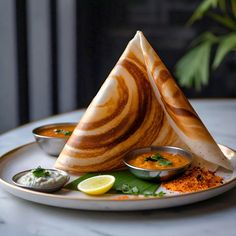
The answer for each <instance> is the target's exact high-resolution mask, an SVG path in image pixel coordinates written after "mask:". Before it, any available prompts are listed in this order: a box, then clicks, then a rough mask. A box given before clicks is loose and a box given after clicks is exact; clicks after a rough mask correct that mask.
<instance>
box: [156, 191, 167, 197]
mask: <svg viewBox="0 0 236 236" xmlns="http://www.w3.org/2000/svg"><path fill="white" fill-rule="evenodd" d="M165 194H166V193H164V192H163V191H161V192H159V193H156V196H157V197H164V196H165Z"/></svg>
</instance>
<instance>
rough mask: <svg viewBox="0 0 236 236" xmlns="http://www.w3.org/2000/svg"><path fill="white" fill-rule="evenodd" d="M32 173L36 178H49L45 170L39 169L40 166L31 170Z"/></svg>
mask: <svg viewBox="0 0 236 236" xmlns="http://www.w3.org/2000/svg"><path fill="white" fill-rule="evenodd" d="M32 173H33V175H34V176H35V177H37V178H40V177H48V176H50V173H49V172H48V171H46V170H45V169H43V168H41V167H40V166H39V167H37V168H36V169H34V170H32Z"/></svg>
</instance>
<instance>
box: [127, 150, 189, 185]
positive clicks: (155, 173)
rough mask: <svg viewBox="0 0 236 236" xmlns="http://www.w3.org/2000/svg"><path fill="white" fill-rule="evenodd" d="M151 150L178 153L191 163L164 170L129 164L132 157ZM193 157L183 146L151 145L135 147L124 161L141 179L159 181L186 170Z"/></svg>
mask: <svg viewBox="0 0 236 236" xmlns="http://www.w3.org/2000/svg"><path fill="white" fill-rule="evenodd" d="M151 151H165V152H169V153H178V154H181V155H182V156H184V157H186V158H187V159H188V160H189V163H188V164H187V165H185V166H181V167H178V168H168V169H164V170H163V169H159V170H156V169H155V170H150V169H144V168H139V167H136V166H133V165H130V164H129V161H130V160H131V159H133V158H135V157H137V156H138V155H141V154H144V153H147V152H151ZM192 159H193V156H192V154H191V153H190V152H188V151H186V150H184V149H182V148H177V147H172V146H150V147H144V148H138V149H134V150H132V151H130V152H128V153H127V154H126V156H125V158H124V159H123V162H124V163H125V165H126V166H127V167H128V169H129V171H130V172H131V173H133V174H134V175H135V176H137V177H139V178H141V179H146V180H154V181H157V182H159V181H166V180H170V179H172V178H174V177H175V176H177V175H179V174H181V173H183V172H184V171H186V170H187V169H188V167H189V166H190V164H191V162H192Z"/></svg>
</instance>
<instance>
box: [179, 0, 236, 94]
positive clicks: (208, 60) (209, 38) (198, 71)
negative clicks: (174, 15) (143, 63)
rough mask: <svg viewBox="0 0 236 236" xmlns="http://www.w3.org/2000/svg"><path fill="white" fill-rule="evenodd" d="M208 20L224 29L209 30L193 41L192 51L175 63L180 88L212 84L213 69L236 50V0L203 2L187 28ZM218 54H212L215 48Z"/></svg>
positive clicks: (197, 87) (207, 0)
mask: <svg viewBox="0 0 236 236" xmlns="http://www.w3.org/2000/svg"><path fill="white" fill-rule="evenodd" d="M203 17H209V18H210V19H211V20H213V21H214V22H216V23H218V24H219V25H220V26H221V28H223V31H224V33H223V34H222V29H221V30H219V28H218V32H217V31H215V30H213V29H209V30H208V31H206V32H204V33H202V34H201V35H200V36H199V37H198V38H197V39H195V40H193V42H192V43H191V45H190V50H189V51H188V52H187V53H186V54H185V55H184V56H183V57H182V58H181V59H180V60H179V61H178V63H177V64H176V71H175V72H176V76H177V78H178V79H179V82H180V85H182V86H184V87H194V88H195V89H196V90H200V89H201V88H202V86H204V85H207V84H208V81H209V72H210V69H212V70H216V69H217V68H218V67H219V66H220V64H221V63H222V61H223V59H224V58H225V56H226V55H227V54H228V53H230V52H232V51H235V50H236V0H203V2H202V3H201V4H200V5H199V6H198V8H197V9H196V10H195V12H194V13H193V15H192V16H191V18H190V19H189V21H188V23H187V24H188V25H192V24H193V23H194V22H196V21H199V20H201V19H202V18H203ZM213 46H215V47H216V52H215V53H214V55H212V53H211V51H212V47H213Z"/></svg>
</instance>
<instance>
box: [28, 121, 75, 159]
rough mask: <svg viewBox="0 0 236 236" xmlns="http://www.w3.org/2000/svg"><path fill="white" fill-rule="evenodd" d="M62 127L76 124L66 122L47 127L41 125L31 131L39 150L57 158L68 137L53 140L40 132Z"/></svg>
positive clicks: (53, 138)
mask: <svg viewBox="0 0 236 236" xmlns="http://www.w3.org/2000/svg"><path fill="white" fill-rule="evenodd" d="M62 125H63V126H71V125H74V126H76V125H77V123H69V122H68V123H55V124H48V125H43V126H40V127H38V128H35V129H34V130H33V131H32V133H33V135H34V137H35V140H36V141H37V143H38V144H39V146H40V147H41V149H42V150H43V151H45V152H46V153H47V154H49V155H51V156H59V154H60V153H61V151H62V149H63V147H64V146H65V144H66V142H67V141H68V139H69V137H70V136H68V137H66V136H65V137H63V138H55V137H50V136H44V135H41V134H40V131H41V130H43V129H47V128H53V127H55V128H56V127H58V126H62Z"/></svg>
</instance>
